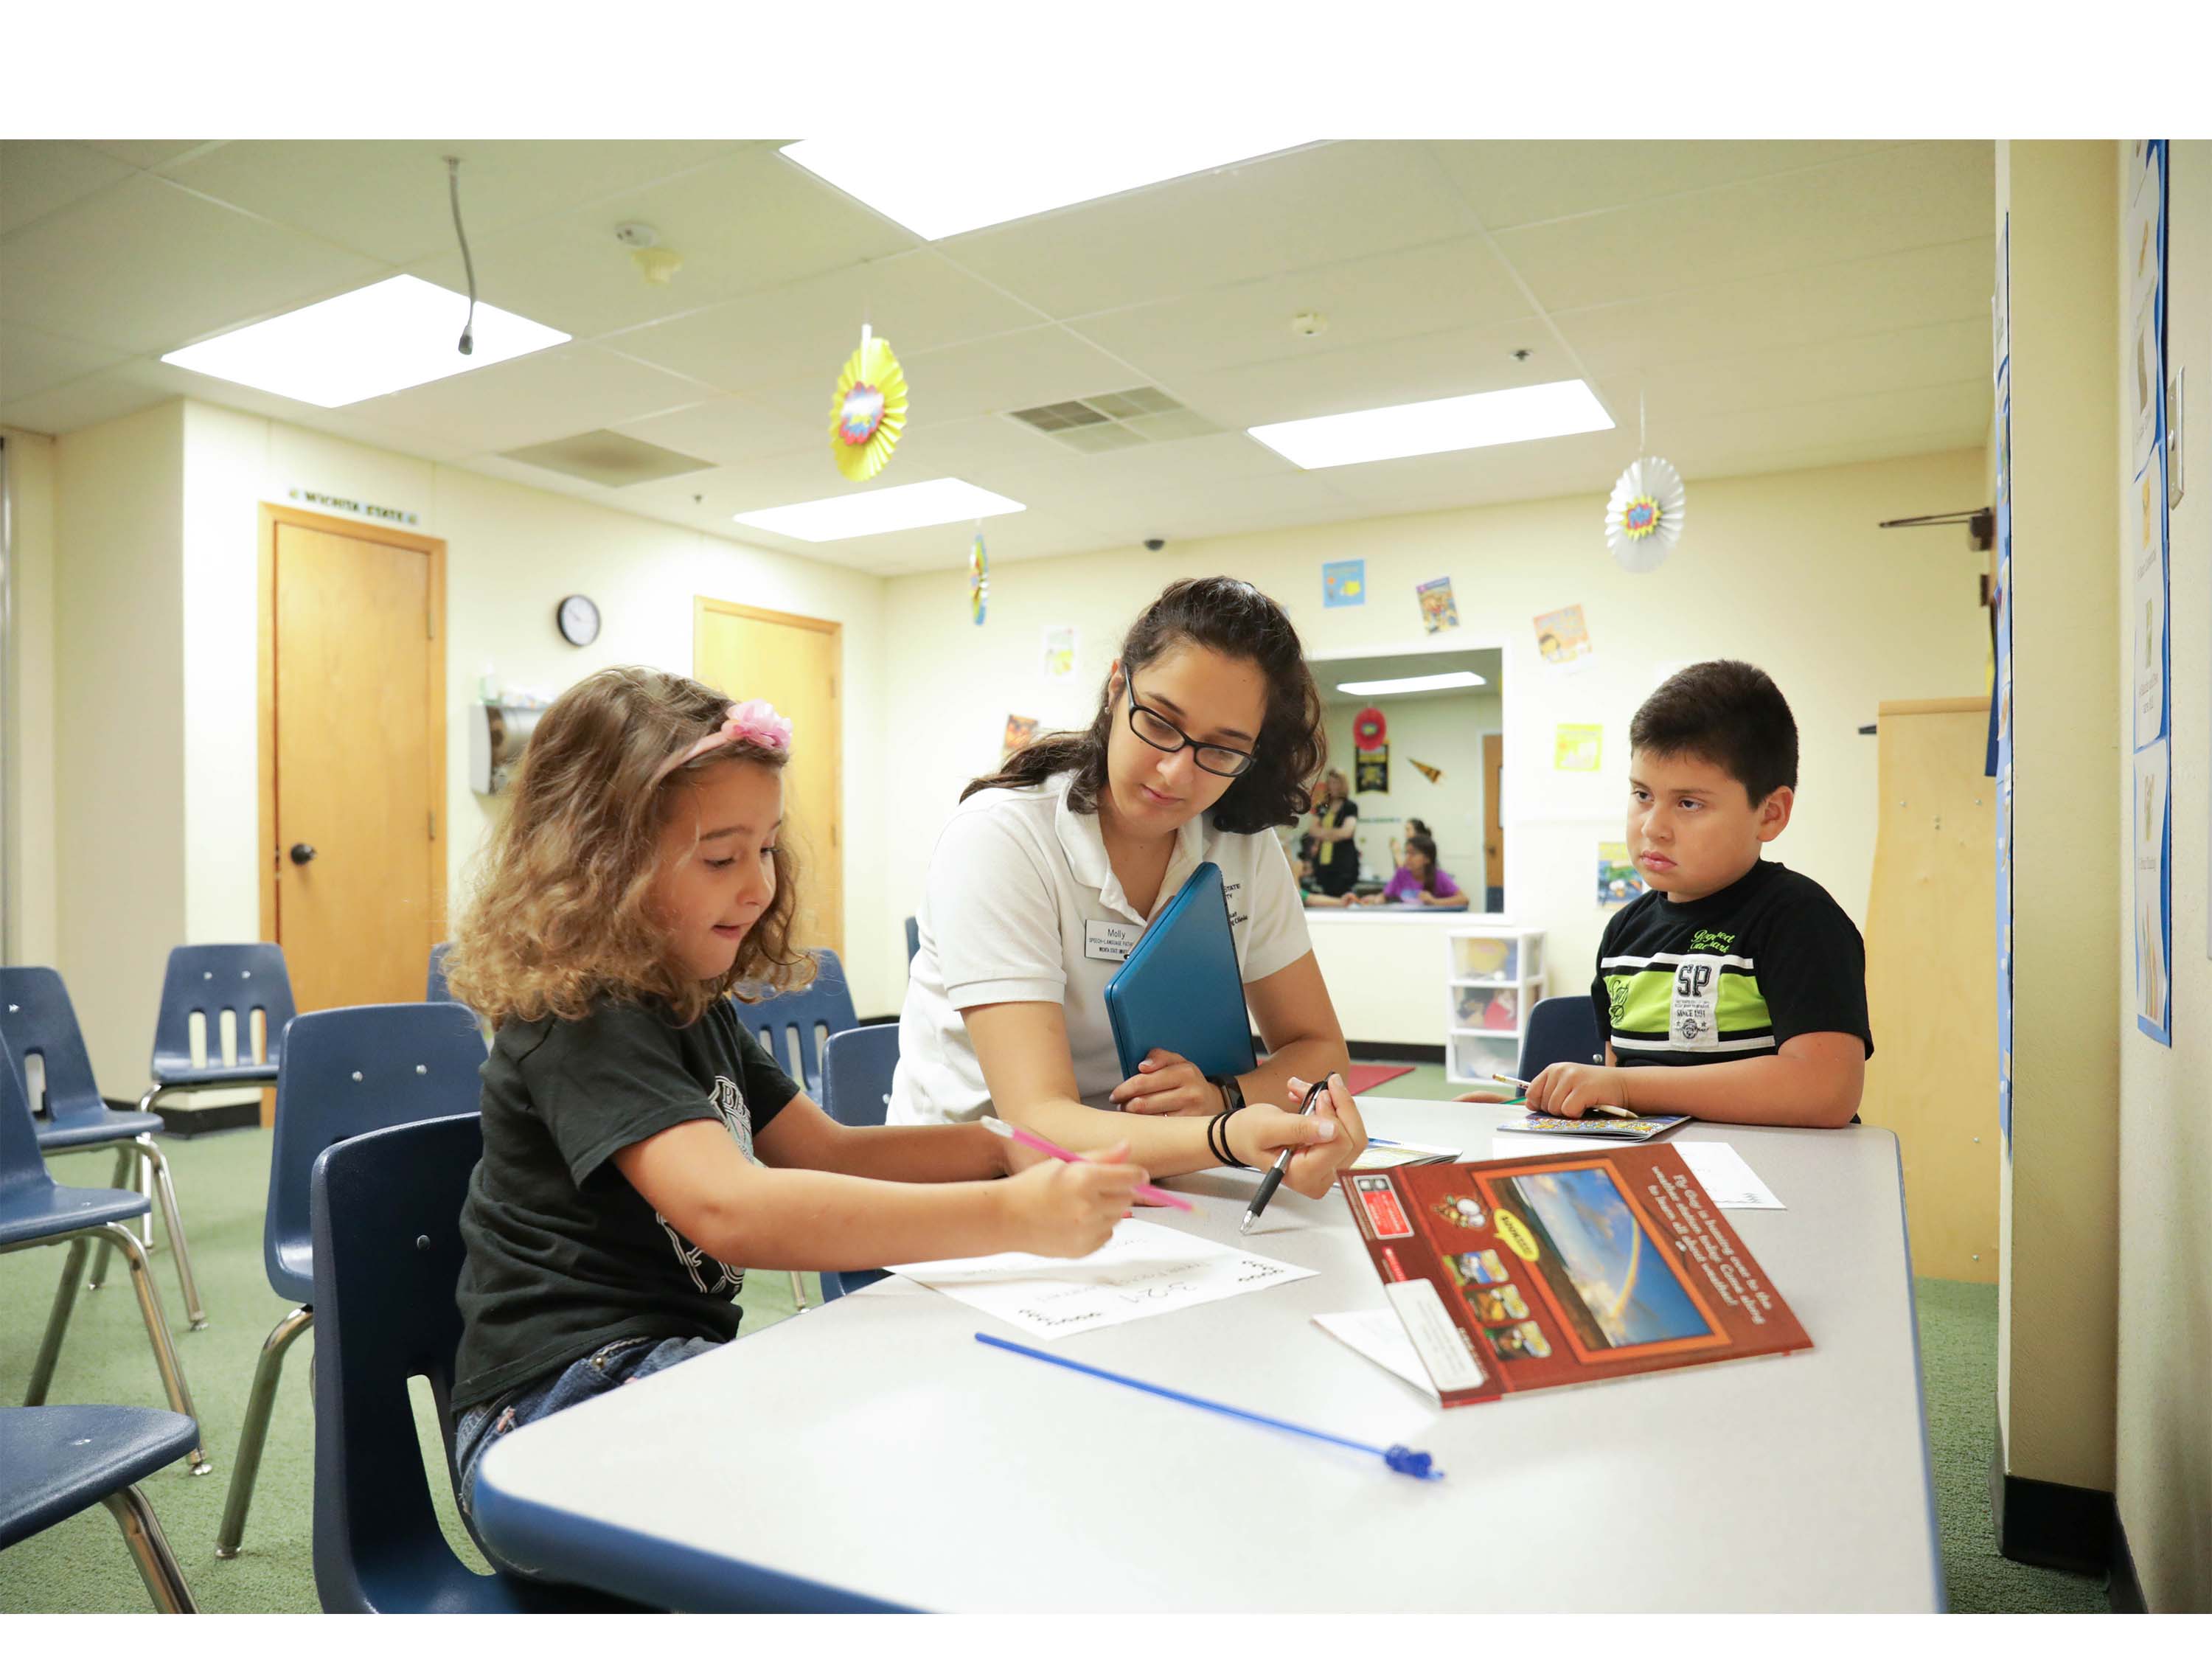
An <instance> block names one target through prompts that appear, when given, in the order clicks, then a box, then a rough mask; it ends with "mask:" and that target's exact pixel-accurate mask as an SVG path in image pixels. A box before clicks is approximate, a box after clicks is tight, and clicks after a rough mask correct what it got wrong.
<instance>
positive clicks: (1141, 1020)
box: [1106, 863, 1258, 1077]
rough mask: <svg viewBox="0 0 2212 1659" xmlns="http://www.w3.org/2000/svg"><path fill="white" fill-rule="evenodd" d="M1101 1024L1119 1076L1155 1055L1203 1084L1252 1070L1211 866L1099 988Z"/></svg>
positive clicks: (1217, 869) (1225, 915)
mask: <svg viewBox="0 0 2212 1659" xmlns="http://www.w3.org/2000/svg"><path fill="white" fill-rule="evenodd" d="M1106 1018H1107V1019H1108V1020H1109V1022H1110V1023H1111V1024H1112V1025H1113V1028H1114V1048H1115V1053H1116V1054H1118V1055H1119V1056H1120V1057H1121V1075H1122V1076H1123V1077H1134V1076H1135V1075H1136V1074H1137V1062H1138V1061H1139V1060H1142V1059H1144V1057H1145V1056H1146V1054H1150V1053H1151V1052H1152V1050H1153V1049H1155V1048H1165V1049H1167V1050H1169V1051H1170V1053H1173V1054H1181V1055H1182V1057H1183V1058H1184V1059H1185V1060H1189V1061H1190V1062H1191V1063H1192V1064H1193V1065H1194V1066H1197V1067H1198V1069H1199V1070H1200V1072H1201V1073H1204V1074H1205V1075H1206V1076H1207V1077H1223V1076H1230V1075H1234V1076H1239V1077H1241V1076H1242V1075H1243V1074H1244V1073H1247V1072H1249V1071H1250V1070H1252V1068H1253V1067H1254V1066H1255V1065H1257V1064H1258V1060H1257V1059H1256V1057H1255V1055H1254V1054H1253V1052H1252V1018H1251V1016H1250V1014H1249V1013H1248V1012H1246V1011H1245V1007H1244V979H1243V975H1242V974H1240V973H1239V972H1238V971H1237V941H1236V939H1235V938H1234V936H1233V935H1231V933H1230V931H1229V900H1228V897H1227V896H1226V895H1225V893H1224V892H1223V891H1222V887H1221V866H1219V865H1218V864H1210V863H1209V864H1201V865H1200V866H1198V868H1197V869H1196V870H1194V871H1193V872H1191V877H1190V879H1189V880H1188V881H1187V882H1185V883H1183V884H1182V891H1181V892H1179V893H1177V894H1176V896H1175V897H1174V898H1172V899H1170V900H1169V901H1168V907H1167V908H1166V909H1164V910H1163V911H1161V912H1160V914H1159V916H1158V919H1157V920H1155V921H1153V922H1152V926H1151V927H1147V928H1146V929H1145V933H1144V937H1143V938H1141V939H1139V940H1138V941H1137V944H1136V948H1135V949H1133V950H1132V951H1130V952H1129V959H1128V960H1127V962H1125V963H1122V964H1121V969H1120V971H1118V972H1117V973H1115V975H1114V977H1113V978H1112V979H1110V980H1109V981H1106Z"/></svg>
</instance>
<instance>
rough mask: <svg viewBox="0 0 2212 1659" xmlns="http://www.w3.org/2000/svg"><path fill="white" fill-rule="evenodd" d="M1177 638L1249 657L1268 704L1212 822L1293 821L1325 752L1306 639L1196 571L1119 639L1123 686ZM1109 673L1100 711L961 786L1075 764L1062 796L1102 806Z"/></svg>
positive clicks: (1234, 829) (1251, 590) (1233, 825)
mask: <svg viewBox="0 0 2212 1659" xmlns="http://www.w3.org/2000/svg"><path fill="white" fill-rule="evenodd" d="M1178 645H1200V646H1204V647H1206V649H1207V650H1209V651H1218V652H1219V653H1221V654H1222V655H1223V656H1225V657H1234V658H1236V659H1238V660H1240V661H1243V662H1249V663H1251V664H1252V665H1255V667H1257V668H1258V669H1259V671H1260V672H1261V674H1262V675H1263V676H1265V677H1266V678H1267V714H1266V715H1265V716H1264V717H1263V718H1262V720H1261V723H1260V737H1259V741H1258V742H1257V743H1255V744H1253V756H1254V759H1253V762H1252V764H1251V766H1250V767H1249V769H1246V771H1245V772H1244V773H1243V775H1241V776H1240V777H1238V778H1237V781H1235V782H1233V783H1231V785H1230V786H1229V790H1228V793H1225V794H1224V795H1223V796H1222V798H1221V799H1219V800H1218V801H1216V802H1215V803H1214V805H1213V823H1214V827H1215V828H1217V829H1225V830H1227V831H1229V832H1231V834H1234V835H1252V834H1255V833H1256V832H1257V831H1259V830H1261V829H1274V828H1276V827H1277V826H1279V825H1282V824H1288V823H1297V821H1298V819H1299V818H1300V817H1304V815H1305V814H1306V813H1307V812H1308V811H1311V810H1312V804H1313V781H1314V779H1315V778H1316V777H1317V776H1319V775H1320V774H1321V769H1322V766H1323V764H1325V763H1326V762H1327V761H1328V738H1326V737H1325V736H1324V735H1323V733H1322V704H1321V692H1320V690H1318V689H1317V688H1316V686H1315V684H1314V678H1313V675H1312V673H1311V672H1310V671H1309V670H1308V669H1307V667H1306V653H1305V647H1304V646H1303V645H1301V644H1300V643H1299V642H1298V630H1297V629H1295V628H1293V627H1292V626H1291V619H1290V617H1287V616H1285V614H1284V612H1283V607H1282V606H1280V605H1277V604H1276V603H1275V602H1274V601H1273V599H1269V598H1268V597H1267V595H1266V594H1265V593H1262V592H1261V591H1260V590H1259V589H1258V588H1256V587H1255V586H1252V584H1251V583H1249V582H1247V581H1239V580H1237V579H1236V578H1235V577H1234V576H1194V577H1192V578H1190V579H1189V580H1185V581H1179V582H1176V583H1175V584H1173V585H1172V586H1170V587H1168V588H1167V589H1166V591H1165V592H1163V593H1161V595H1160V596H1159V598H1158V599H1154V600H1153V601H1152V604H1150V605H1146V607H1145V610H1144V612H1143V614H1142V615H1140V616H1139V617H1138V618H1137V620H1136V621H1135V622H1134V623H1132V624H1131V625H1130V628H1129V632H1128V635H1127V637H1126V638H1125V639H1123V640H1122V641H1121V676H1122V680H1121V684H1122V689H1123V691H1124V693H1125V694H1126V692H1127V687H1128V677H1129V676H1130V675H1132V674H1133V673H1135V672H1136V671H1138V670H1139V669H1141V668H1142V667H1144V665H1146V663H1149V662H1152V661H1153V660H1154V659H1157V658H1158V657H1159V656H1160V655H1161V654H1162V653H1164V652H1166V651H1169V650H1170V649H1172V648H1173V647H1176V646H1178ZM1113 685H1114V682H1113V677H1112V676H1111V675H1109V676H1108V677H1107V681H1106V684H1105V685H1104V686H1103V688H1102V689H1101V690H1100V691H1099V693H1098V715H1097V719H1095V720H1092V721H1091V726H1090V729H1089V730H1087V731H1083V732H1048V733H1047V734H1046V735H1044V736H1043V737H1041V738H1037V739H1036V741H1035V742H1034V743H1031V744H1029V745H1027V746H1026V747H1025V748H1023V749H1021V750H1018V751H1016V752H1015V753H1014V754H1013V755H1012V756H1011V757H1009V758H1008V759H1007V761H1006V764H1005V765H1004V766H1003V767H1002V768H1000V769H999V770H998V771H996V772H994V773H992V774H991V775H989V776H988V777H981V778H977V779H976V780H975V781H974V782H973V783H971V784H969V786H968V787H966V788H965V789H963V790H962V791H961V792H960V799H963V800H965V799H968V797H969V796H970V795H972V794H974V793H975V792H976V791H977V790H979V789H1020V788H1024V787H1027V786H1029V785H1030V784H1037V783H1042V782H1043V781H1045V780H1046V779H1047V778H1048V777H1051V776H1053V775H1054V774H1056V773H1060V772H1070V771H1072V772H1073V773H1074V774H1075V780H1074V781H1073V783H1072V784H1070V785H1069V786H1068V791H1067V801H1068V805H1071V806H1073V808H1075V810H1076V811H1079V812H1096V811H1097V810H1098V792H1099V791H1100V790H1101V789H1102V788H1103V787H1105V783H1106V737H1107V733H1109V732H1111V731H1112V730H1113V721H1114V709H1115V700H1114V696H1113Z"/></svg>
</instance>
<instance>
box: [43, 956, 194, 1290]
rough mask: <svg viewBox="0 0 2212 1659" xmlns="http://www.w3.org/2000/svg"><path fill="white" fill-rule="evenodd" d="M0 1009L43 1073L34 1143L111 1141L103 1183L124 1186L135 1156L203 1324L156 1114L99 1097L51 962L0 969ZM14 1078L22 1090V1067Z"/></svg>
mask: <svg viewBox="0 0 2212 1659" xmlns="http://www.w3.org/2000/svg"><path fill="white" fill-rule="evenodd" d="M0 1011H4V1012H0V1036H4V1037H5V1038H6V1039H7V1042H8V1046H9V1048H12V1049H13V1050H14V1051H15V1058H16V1060H17V1062H18V1063H19V1064H20V1065H22V1066H28V1065H29V1063H30V1060H31V1057H32V1056H33V1054H35V1055H37V1056H38V1059H39V1063H40V1066H41V1067H43V1068H44V1071H45V1073H46V1100H45V1110H44V1112H43V1114H41V1113H40V1112H38V1111H37V1110H36V1109H34V1110H33V1115H32V1126H33V1128H34V1129H35V1130H36V1132H37V1133H38V1138H39V1150H40V1152H43V1153H45V1154H46V1156H47V1157H48V1158H52V1157H54V1156H56V1155H57V1154H59V1153H63V1152H98V1151H100V1150H101V1149H102V1148H105V1147H109V1146H112V1147H114V1148H115V1174H114V1176H113V1177H112V1181H111V1183H110V1184H112V1185H113V1186H117V1187H124V1188H132V1187H136V1186H137V1184H138V1183H137V1182H135V1181H134V1180H133V1179H132V1178H131V1177H132V1173H133V1172H132V1167H131V1166H132V1161H133V1160H134V1159H135V1160H137V1164H139V1166H140V1167H141V1168H142V1169H143V1172H144V1174H145V1176H146V1177H147V1182H146V1184H147V1186H148V1187H149V1188H151V1190H152V1194H153V1198H154V1201H155V1203H156V1204H157V1205H159V1206H160V1207H161V1223H162V1225H163V1226H165V1227H166V1228H167V1230H168V1234H169V1247H170V1249H172V1250H173V1251H174V1252H175V1254H176V1257H177V1284H178V1287H179V1289H180V1290H182V1291H184V1293H185V1319H186V1320H187V1321H188V1322H190V1324H191V1328H192V1329H194V1330H196V1331H202V1330H205V1329H206V1328H207V1310H205V1309H204V1308H203V1307H202V1306H201V1305H200V1291H199V1285H198V1283H197V1280H195V1279H193V1277H192V1258H191V1251H190V1250H189V1249H187V1248H186V1247H185V1224H184V1221H183V1218H182V1217H181V1216H180V1215H179V1212H178V1209H177V1188H176V1183H175V1182H173V1181H171V1180H170V1178H169V1161H168V1159H167V1158H164V1157H163V1156H162V1155H161V1147H160V1146H158V1145H156V1144H155V1139H154V1136H155V1132H157V1131H158V1130H160V1129H161V1127H162V1123H161V1119H160V1118H159V1117H157V1116H156V1115H155V1114H153V1113H152V1112H125V1111H118V1110H116V1109H113V1108H112V1107H110V1106H109V1105H108V1104H107V1103H106V1101H104V1100H102V1099H101V1098H100V1085H98V1084H97V1083H96V1082H95V1081H94V1079H93V1075H92V1060H91V1058H90V1057H89V1056H88V1054H86V1053H85V1048H84V1034H83V1032H82V1031H81V1030H79V1029H78V1028H77V1023H76V1009H75V1008H74V1007H72V1006H70V996H69V990H68V988H67V987H65V986H64V985H63V983H62V976H61V975H59V974H58V973H56V972H55V971H54V970H53V969H51V968H0ZM22 1082H23V1085H24V1091H25V1093H26V1094H28V1092H29V1088H30V1078H29V1075H28V1073H24V1074H23V1075H22ZM105 1265H106V1264H105V1262H104V1261H103V1263H102V1266H103V1267H105Z"/></svg>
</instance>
